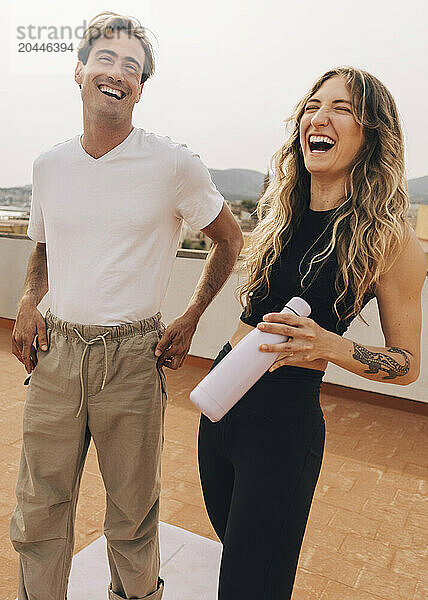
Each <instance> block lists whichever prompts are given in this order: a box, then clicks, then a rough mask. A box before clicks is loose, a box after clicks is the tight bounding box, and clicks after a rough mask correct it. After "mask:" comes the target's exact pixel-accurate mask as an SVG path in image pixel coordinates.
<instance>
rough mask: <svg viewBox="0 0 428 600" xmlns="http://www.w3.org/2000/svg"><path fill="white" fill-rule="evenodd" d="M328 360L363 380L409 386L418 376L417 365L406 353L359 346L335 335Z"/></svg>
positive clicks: (391, 348) (390, 349) (390, 348)
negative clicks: (363, 378)
mask: <svg viewBox="0 0 428 600" xmlns="http://www.w3.org/2000/svg"><path fill="white" fill-rule="evenodd" d="M328 360H329V361H330V362H332V363H334V364H336V365H338V366H339V367H342V368H343V369H346V370H347V371H351V372H352V373H356V374H357V375H361V377H365V378H366V379H372V380H373V381H381V382H386V383H395V384H398V385H407V384H409V383H412V381H415V380H416V379H417V377H418V374H419V365H417V364H416V359H415V358H414V356H413V355H412V354H411V353H410V352H409V351H407V350H404V349H402V348H395V347H388V348H386V347H385V348H383V347H377V346H362V345H361V344H358V343H357V342H354V341H352V340H349V339H346V338H342V337H341V336H338V335H336V334H332V343H331V347H330V352H329V356H328Z"/></svg>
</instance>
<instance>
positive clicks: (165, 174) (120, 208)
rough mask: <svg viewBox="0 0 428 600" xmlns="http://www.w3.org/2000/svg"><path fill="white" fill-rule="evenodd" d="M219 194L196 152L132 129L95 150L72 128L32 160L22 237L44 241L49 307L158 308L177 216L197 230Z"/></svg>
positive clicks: (106, 314)
mask: <svg viewBox="0 0 428 600" xmlns="http://www.w3.org/2000/svg"><path fill="white" fill-rule="evenodd" d="M222 206H223V197H222V196H221V194H220V193H219V192H218V191H217V190H216V188H215V186H214V184H213V182H212V181H211V178H210V175H209V172H208V169H207V168H206V167H205V166H204V165H203V163H202V161H201V160H200V158H199V157H198V155H197V154H194V153H193V152H191V151H190V150H189V149H188V148H187V147H186V146H185V145H182V144H177V143H175V142H173V141H172V140H171V139H169V138H168V137H161V136H158V135H155V134H153V133H148V132H146V131H144V130H143V129H138V128H134V129H133V130H132V131H131V133H130V134H129V135H128V137H127V138H126V139H125V140H124V141H123V142H122V143H121V144H119V145H118V146H116V147H115V148H113V149H112V150H110V152H108V153H107V154H104V155H103V156H101V157H100V158H97V159H95V158H93V157H92V156H90V155H89V154H88V153H87V152H86V151H85V150H84V149H83V147H82V145H81V141H80V135H77V136H75V137H74V138H72V139H71V140H67V141H66V142H63V143H61V144H57V145H56V146H54V147H53V148H52V149H51V150H49V151H47V152H45V153H43V154H41V155H40V156H39V157H38V158H37V159H36V160H35V161H34V165H33V197H32V204H31V215H30V222H29V226H28V236H29V237H30V238H31V239H32V240H34V241H37V242H44V243H46V251H47V262H48V279H49V292H50V294H49V295H50V309H51V312H52V313H53V314H54V315H56V316H57V317H59V318H61V319H64V320H66V321H70V322H72V323H83V324H92V325H118V324H120V323H129V322H132V321H137V320H139V319H145V318H148V317H151V316H152V315H154V314H155V313H156V312H158V311H159V307H160V305H161V303H162V300H163V298H164V296H165V293H166V289H167V286H168V282H169V279H170V275H171V270H172V266H173V263H174V258H175V255H176V251H177V246H178V242H179V237H180V231H181V226H182V220H183V219H184V220H185V221H186V222H187V223H189V225H190V226H191V227H192V229H203V228H204V227H206V226H207V225H209V224H210V223H211V222H212V221H214V219H215V218H216V217H217V216H218V214H219V213H220V211H221V209H222Z"/></svg>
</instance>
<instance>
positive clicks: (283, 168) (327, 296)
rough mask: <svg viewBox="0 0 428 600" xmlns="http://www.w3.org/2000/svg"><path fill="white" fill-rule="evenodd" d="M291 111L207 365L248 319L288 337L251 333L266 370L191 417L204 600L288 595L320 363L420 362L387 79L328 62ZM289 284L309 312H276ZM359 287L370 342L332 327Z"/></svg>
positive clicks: (385, 370)
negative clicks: (213, 576) (233, 299)
mask: <svg viewBox="0 0 428 600" xmlns="http://www.w3.org/2000/svg"><path fill="white" fill-rule="evenodd" d="M292 122H293V123H294V130H293V133H292V134H291V137H290V138H289V140H288V141H287V142H286V143H285V144H284V146H283V147H282V148H281V149H280V150H279V151H278V152H277V153H276V154H275V156H274V158H273V179H272V181H271V183H270V185H269V187H268V189H267V190H266V192H265V194H264V196H263V198H262V199H261V201H260V202H259V207H258V215H259V224H258V226H257V227H256V229H255V230H254V233H253V238H252V245H251V247H250V249H249V250H248V253H247V262H246V264H247V271H248V280H247V281H246V283H245V285H244V286H243V287H242V289H241V299H244V300H245V303H244V302H243V304H245V305H246V306H245V310H244V312H243V313H242V315H241V319H240V322H239V326H238V328H237V330H236V332H235V333H234V335H233V336H232V338H231V340H230V343H229V342H228V343H227V344H226V345H225V346H224V347H223V349H222V350H221V351H220V353H219V355H218V356H217V358H216V360H215V362H214V365H215V364H217V363H218V362H219V361H220V360H221V359H222V358H223V357H224V356H225V355H226V354H227V353H228V352H229V351H230V350H231V348H232V347H233V346H234V345H236V344H237V343H238V342H239V340H240V339H241V338H242V337H244V336H245V335H246V334H248V333H249V332H250V331H251V330H252V329H253V328H254V327H259V328H260V329H261V330H263V331H267V332H272V333H281V334H284V335H288V336H291V339H290V340H289V341H288V342H287V343H283V344H278V345H276V346H273V345H270V346H267V347H265V348H263V347H261V350H264V351H267V352H274V351H280V352H281V354H280V356H279V358H278V360H277V361H276V363H275V364H274V365H273V367H272V369H271V370H270V371H269V372H267V373H266V374H265V375H263V376H262V377H261V379H260V380H259V381H258V382H257V383H256V384H255V385H254V386H253V387H252V388H251V389H250V390H249V391H248V392H247V393H246V394H245V396H244V397H243V398H242V399H241V400H240V401H239V402H238V404H237V405H235V406H234V407H233V409H232V410H231V411H230V412H229V413H228V414H227V415H226V416H225V417H224V418H223V419H222V420H221V421H219V422H218V423H212V422H211V421H209V420H208V419H207V418H206V417H205V416H204V415H202V416H201V421H200V429H199V465H200V476H201V482H202V488H203V493H204V498H205V504H206V507H207V511H208V514H209V517H210V519H211V522H212V524H213V526H214V529H215V530H216V532H217V535H218V537H219V538H220V540H221V541H222V543H223V554H222V562H221V570H220V581H219V595H218V598H219V600H236V599H237V598H242V599H245V600H286V599H288V598H290V597H291V593H292V588H293V583H294V578H295V573H296V567H297V561H298V558H299V553H300V548H301V544H302V539H303V534H304V532H305V527H306V523H307V519H308V514H309V509H310V506H311V502H312V497H313V493H314V489H315V485H316V483H317V480H318V475H319V471H320V468H321V461H322V456H323V449H324V435H325V426H324V418H323V413H322V410H321V408H320V404H319V390H320V385H321V380H322V378H323V375H324V371H325V369H326V367H327V364H328V362H329V361H330V362H332V363H334V364H336V365H339V366H340V367H342V368H344V369H346V370H348V371H350V372H352V373H356V374H358V375H361V376H362V377H365V378H367V379H372V380H374V381H380V382H382V381H386V382H392V383H396V384H401V385H407V384H409V383H411V382H412V381H415V380H416V379H417V377H418V374H419V365H420V335H421V289H422V285H423V282H424V279H425V271H426V266H425V257H424V254H423V252H422V249H421V247H420V245H419V243H418V240H417V238H416V236H415V234H414V233H413V230H412V229H411V228H410V227H409V226H408V224H407V223H406V218H405V215H406V211H407V209H408V196H407V192H406V184H405V178H404V146H403V137H402V132H401V128H400V124H399V116H398V112H397V109H396V106H395V102H394V100H393V98H392V96H391V94H390V93H389V91H388V90H387V89H386V88H385V86H384V85H383V84H382V83H381V82H380V81H379V80H378V79H376V78H375V77H373V76H372V75H370V74H369V73H366V72H364V71H361V70H357V69H354V68H351V67H344V68H337V69H333V70H332V71H329V72H328V73H325V74H324V75H323V76H322V77H321V78H320V79H319V80H318V81H317V82H316V83H315V84H314V85H313V87H312V89H311V90H310V92H309V93H308V94H307V95H306V96H305V97H304V98H303V99H302V100H301V102H299V104H298V105H297V107H296V111H295V114H294V116H293V118H292ZM292 296H301V297H303V298H305V300H307V302H308V303H309V304H310V306H311V307H312V313H311V318H304V317H298V316H296V315H289V314H287V315H285V314H283V315H280V314H278V312H279V311H280V310H281V309H282V308H283V306H284V305H285V303H286V302H287V301H288V300H289V299H290V298H291V297H292ZM374 297H376V300H377V304H378V308H379V315H380V321H381V325H382V330H383V334H384V337H385V343H386V345H385V347H371V346H364V345H362V344H360V343H359V342H358V341H352V340H349V339H345V338H343V337H342V335H343V333H344V332H345V331H346V329H347V328H348V326H349V324H350V322H351V321H352V320H353V318H355V317H356V316H357V315H359V313H360V312H361V310H362V308H363V307H364V306H365V305H366V304H367V302H368V301H369V300H370V299H372V298H374ZM214 365H213V366H214ZM243 367H244V365H243Z"/></svg>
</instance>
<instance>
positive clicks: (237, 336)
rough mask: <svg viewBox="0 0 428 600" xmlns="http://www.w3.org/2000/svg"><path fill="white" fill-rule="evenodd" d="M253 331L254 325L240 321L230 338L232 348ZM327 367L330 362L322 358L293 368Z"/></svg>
mask: <svg viewBox="0 0 428 600" xmlns="http://www.w3.org/2000/svg"><path fill="white" fill-rule="evenodd" d="M253 329H254V327H253V326H252V325H248V324H247V323H244V322H243V321H241V320H240V321H239V324H238V327H237V329H236V331H235V333H234V334H233V335H232V337H231V338H230V345H231V346H232V348H234V347H235V346H236V344H237V343H238V342H240V341H241V340H242V338H243V337H245V336H246V335H247V334H248V333H250V331H253ZM327 365H328V361H327V360H323V359H322V358H319V359H317V360H312V361H305V362H299V363H297V362H296V363H293V366H295V367H303V368H305V369H317V370H318V371H325V370H326V368H327Z"/></svg>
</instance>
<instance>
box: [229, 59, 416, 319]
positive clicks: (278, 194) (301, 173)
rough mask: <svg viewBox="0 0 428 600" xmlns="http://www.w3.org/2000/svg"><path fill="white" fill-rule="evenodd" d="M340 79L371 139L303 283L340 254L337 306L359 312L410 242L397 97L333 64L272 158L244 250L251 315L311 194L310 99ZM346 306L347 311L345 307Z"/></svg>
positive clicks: (244, 295) (244, 300) (243, 292)
mask: <svg viewBox="0 0 428 600" xmlns="http://www.w3.org/2000/svg"><path fill="white" fill-rule="evenodd" d="M336 76H339V77H343V78H344V79H345V81H346V84H347V86H348V89H349V90H350V93H351V97H352V112H353V115H354V118H355V120H356V122H357V123H358V124H359V125H361V126H362V127H363V132H364V142H363V144H362V147H361V150H360V151H359V153H358V155H357V156H356V157H355V159H354V160H353V163H352V164H351V165H350V169H349V176H348V179H347V182H346V186H345V195H344V199H343V203H342V204H341V205H340V206H339V207H338V208H337V209H336V210H335V211H333V213H332V215H331V218H330V222H329V225H330V228H329V230H330V229H331V236H330V240H329V241H328V243H327V244H326V245H325V248H324V249H323V250H321V251H318V252H317V253H315V254H314V256H313V257H312V258H311V260H310V263H309V267H308V268H307V270H306V273H304V274H303V277H302V279H301V285H302V287H303V285H304V281H305V280H306V279H307V278H308V277H309V275H310V274H311V273H312V274H313V273H314V271H316V273H317V272H318V270H319V268H321V267H322V264H323V263H324V261H325V260H327V259H328V257H329V256H330V255H331V254H332V253H333V252H334V251H336V255H337V261H338V272H337V275H336V281H335V289H336V293H337V298H336V300H335V302H334V307H333V308H334V311H335V313H336V315H337V317H338V320H339V321H341V320H345V319H346V318H349V317H353V316H356V315H358V314H359V313H360V311H361V308H362V305H363V302H364V296H365V294H366V293H368V292H373V291H374V286H375V284H376V282H377V281H378V279H379V277H380V275H381V274H382V273H384V272H385V271H387V270H388V269H389V268H390V267H391V265H392V262H393V259H394V257H395V258H396V257H397V256H398V255H399V253H400V252H401V250H402V249H403V247H404V246H405V244H406V242H407V239H408V225H407V223H406V218H405V217H406V213H407V210H408V207H409V199H408V194H407V186H406V181H405V173H404V142H403V134H402V130H401V126H400V118H399V114H398V111H397V107H396V105H395V102H394V99H393V97H392V95H391V94H390V92H389V91H388V90H387V89H386V87H385V86H384V85H383V84H382V83H381V82H380V81H379V80H378V79H377V78H376V77H374V76H373V75H370V73H367V72H365V71H362V70H360V69H355V68H353V67H338V68H335V69H332V70H330V71H328V72H327V73H325V74H324V75H322V76H321V77H320V78H319V79H318V80H317V81H316V82H315V83H314V85H313V86H312V88H311V90H310V91H309V92H308V93H307V94H306V95H305V97H304V98H302V100H301V101H300V102H299V103H298V104H297V106H296V108H295V111H294V114H293V115H292V116H291V117H290V118H289V119H287V122H290V123H292V125H294V128H293V132H292V134H291V136H290V137H289V139H288V140H287V141H286V142H285V144H284V145H283V146H282V147H281V148H280V149H279V150H278V152H276V153H275V154H274V156H273V157H272V161H271V169H272V172H273V176H272V178H271V181H270V183H269V185H268V187H267V189H266V191H265V193H264V194H263V196H262V198H261V199H260V201H259V203H258V207H257V216H258V218H259V222H258V225H257V227H256V228H255V229H254V231H253V234H252V237H251V243H250V246H249V247H248V250H247V251H246V253H245V255H244V258H245V263H244V265H245V268H246V271H247V275H248V278H247V281H246V283H245V284H243V285H242V286H241V287H240V288H239V298H240V301H241V304H242V306H244V305H245V304H246V305H247V310H246V314H247V315H249V314H250V313H251V305H250V301H249V300H250V296H251V295H252V294H253V293H255V292H256V290H257V297H258V298H259V299H263V298H265V297H266V296H267V295H268V294H269V291H270V284H269V278H270V274H271V271H272V267H273V265H274V263H275V262H276V260H277V259H278V258H279V255H280V254H281V252H282V250H283V248H285V247H286V245H287V244H288V243H289V241H290V240H291V238H292V236H293V233H294V232H295V230H296V229H297V227H298V226H299V223H300V220H301V217H302V215H303V212H304V211H305V209H306V206H307V204H308V202H309V199H310V183H311V175H310V173H309V172H308V171H307V169H306V167H305V163H304V159H303V152H302V148H301V145H300V135H299V127H300V120H301V118H302V115H303V113H304V110H305V106H306V103H307V102H308V100H309V99H310V98H311V97H312V96H313V95H314V94H315V93H316V92H317V91H318V90H319V88H320V87H321V86H322V84H323V83H324V82H325V81H327V80H328V79H330V78H332V77H336ZM314 242H315V240H314ZM302 262H303V261H302ZM301 264H302V263H301ZM314 265H317V266H318V269H315V268H314ZM316 273H315V275H316ZM301 275H302V273H301ZM349 291H352V293H353V295H354V297H355V300H354V303H353V306H347V307H346V303H345V300H346V297H347V294H348V292H349ZM343 306H344V307H345V309H342V314H341V313H340V312H339V308H340V307H343ZM343 311H344V314H343Z"/></svg>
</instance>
